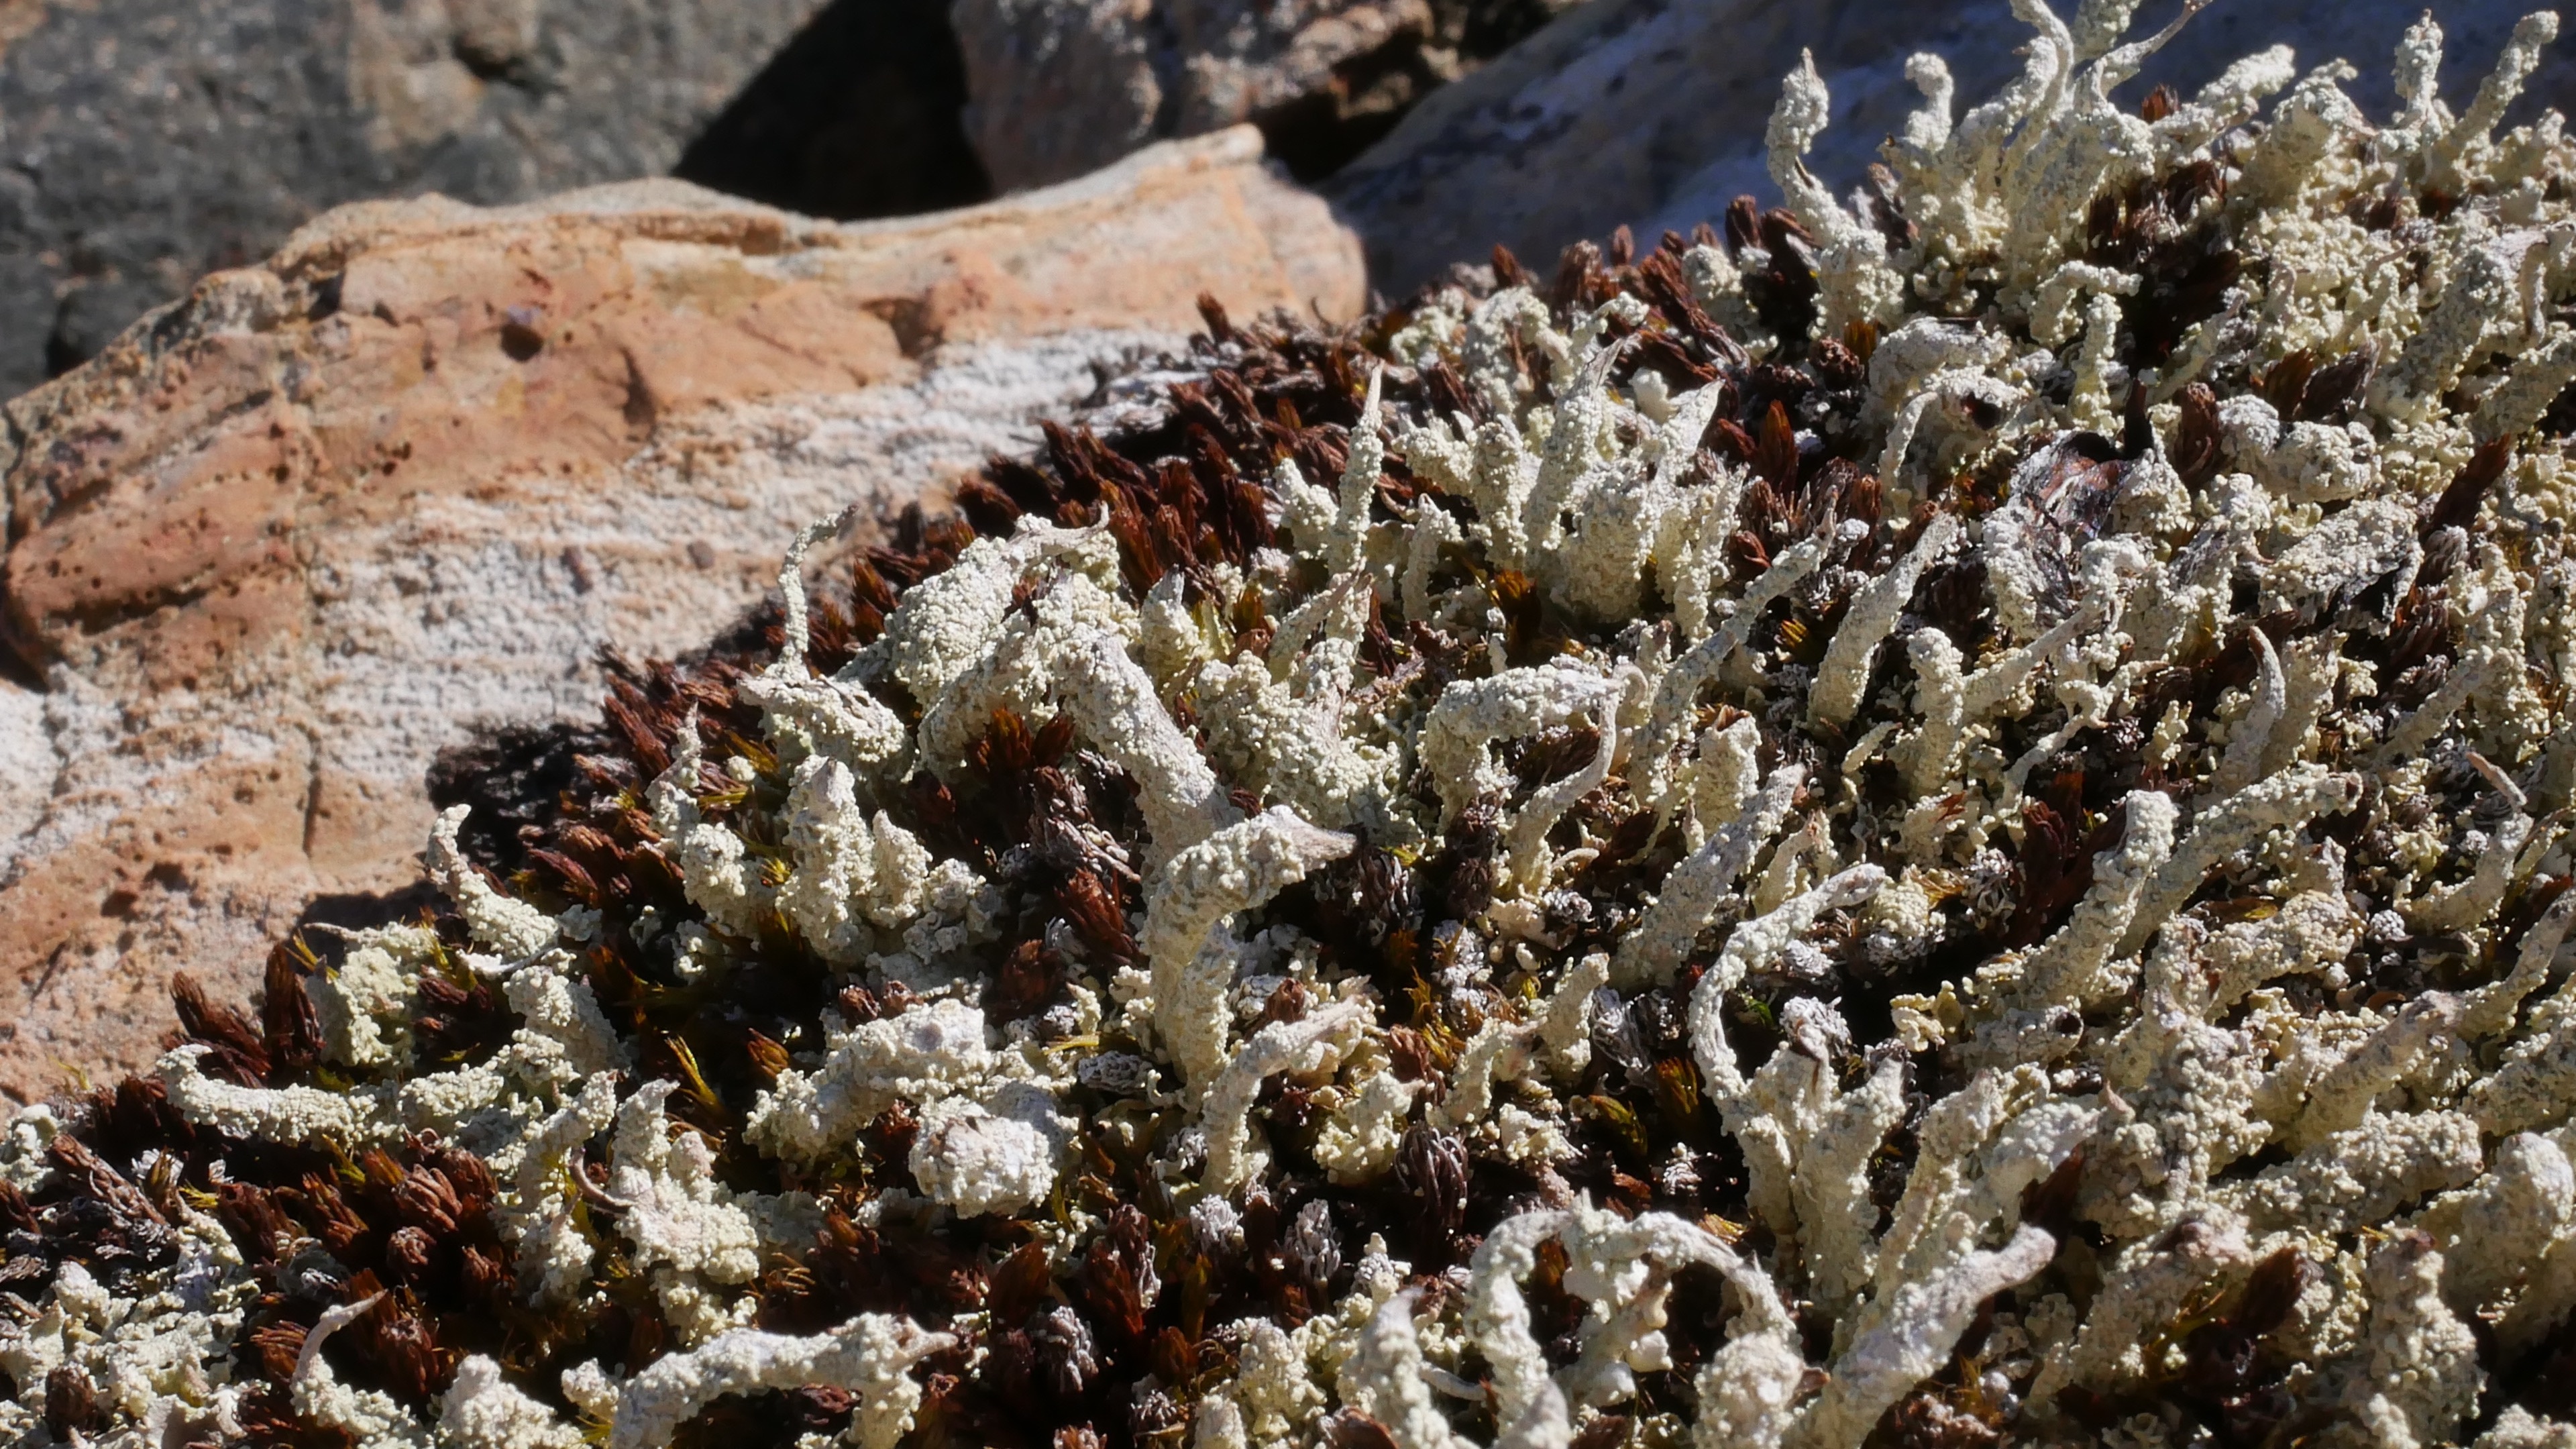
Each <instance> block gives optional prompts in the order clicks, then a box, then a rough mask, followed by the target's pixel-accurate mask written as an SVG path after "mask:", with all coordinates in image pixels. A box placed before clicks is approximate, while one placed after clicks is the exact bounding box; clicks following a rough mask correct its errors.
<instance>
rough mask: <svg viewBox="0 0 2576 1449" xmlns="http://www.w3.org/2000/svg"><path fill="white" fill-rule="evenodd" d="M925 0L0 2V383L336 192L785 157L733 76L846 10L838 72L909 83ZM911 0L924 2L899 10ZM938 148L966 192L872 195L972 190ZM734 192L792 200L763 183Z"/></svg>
mask: <svg viewBox="0 0 2576 1449" xmlns="http://www.w3.org/2000/svg"><path fill="white" fill-rule="evenodd" d="M936 5H937V0H837V3H832V0H669V3H662V0H89V3H79V4H75V3H69V0H13V3H11V4H9V5H7V6H5V7H0V11H5V14H0V46H4V47H5V48H0V158H5V163H6V164H5V165H0V395H5V394H9V393H16V392H19V391H22V390H23V389H25V388H27V387H29V386H32V385H33V384H35V383H37V382H41V381H43V380H44V378H45V377H46V376H47V375H48V374H49V373H52V372H59V371H61V370H62V369H63V368H65V367H67V366H69V365H71V364H73V363H76V362H78V361H80V360H82V359H83V358H85V357H88V356H89V355H91V354H93V353H95V352H96V351H97V350H98V349H99V348H100V347H102V346H103V345H105V343H106V342H107V341H108V339H109V338H111V337H113V336H114V335H115V334H116V333H117V332H118V331H120V330H121V329H122V328H123V327H124V326H125V325H126V324H127V323H129V322H131V321H133V320H134V318H135V317H136V316H138V315H140V314H141V313H142V312H143V311H145V310H146V309H148V308H149V307H151V306H154V305H157V304H159V303H161V302H164V301H167V300H170V299H171V298H174V297H176V296H178V295H180V294H181V293H182V292H184V291H185V290H186V289H187V287H188V285H189V283H191V282H193V281H194V280H195V279H196V278H197V277H198V276H199V275H200V274H201V273H203V272H205V271H208V270H210V269H214V268H220V267H230V266H240V265H243V264H244V263H247V262H249V261H252V260H254V259H256V258H258V257H261V256H264V255H266V254H267V253H268V252H269V251H270V250H271V249H272V248H274V247H275V246H277V245H278V244H279V243H280V242H282V241H283V240H284V239H285V238H286V235H287V234H288V233H289V232H290V231H292V230H293V229H294V228H295V227H297V226H299V225H301V224H303V223H304V222H306V221H308V220H310V219H311V218H313V217H314V216H316V215H318V214H319V213H321V212H322V211H324V210H326V209H328V208H330V207H332V206H334V205H337V204H339V203H342V202H345V201H350V200H355V199H360V198H365V197H374V196H400V195H413V194H419V193H424V192H442V193H445V194H447V195H449V196H452V197H456V198H458V199H460V200H465V201H470V202H475V203H479V204H495V203H502V202H512V201H520V200H526V199H530V198H533V197H536V196H539V195H543V194H545V193H548V192H552V191H557V190H561V189H564V188H568V187H574V186H582V185H588V184H592V183H596V182H600V181H607V180H621V179H625V178H629V177H638V176H651V175H656V174H660V173H664V172H668V171H670V170H672V169H673V167H674V165H675V163H679V162H681V161H682V159H683V155H684V152H687V151H689V148H690V147H691V142H692V140H693V138H695V139H697V140H698V141H699V142H700V145H699V146H698V148H697V151H696V153H695V154H693V156H692V159H694V160H696V161H697V162H698V163H699V164H698V166H697V167H696V168H695V169H694V170H690V171H689V173H688V174H691V175H693V176H694V177H695V178H696V179H699V180H702V181H708V182H711V183H714V184H718V185H723V184H725V183H726V180H727V178H726V177H724V176H722V175H709V174H705V173H707V172H709V171H711V170H712V171H721V170H722V169H723V168H724V165H725V164H726V163H727V162H728V161H730V160H734V159H738V158H739V157H740V156H742V155H744V154H747V153H748V152H751V151H755V150H757V151H759V152H761V153H762V154H765V155H767V156H769V157H772V158H777V157H786V158H789V159H790V160H792V159H793V158H794V157H795V156H796V147H797V145H798V144H799V142H800V140H810V139H812V138H811V137H810V136H804V137H800V136H797V135H782V134H780V126H779V125H778V123H777V118H776V117H775V116H774V115H770V114H767V113H765V112H763V111H762V110H761V105H762V102H763V92H762V90H761V88H760V87H759V86H757V85H748V84H747V83H750V82H753V81H754V80H755V78H756V77H764V76H765V74H766V73H765V72H764V67H771V69H772V70H773V71H774V70H775V69H776V67H775V66H773V65H772V62H773V58H776V59H778V60H780V61H787V60H790V59H791V58H792V57H793V56H794V55H795V53H796V49H797V42H798V41H799V38H800V35H803V36H808V37H810V36H814V35H817V34H819V35H821V36H822V38H824V39H830V38H832V37H833V36H837V35H840V34H842V33H844V32H849V31H851V30H853V29H854V28H855V29H856V30H858V31H861V32H865V33H864V34H863V35H861V36H859V37H858V38H859V39H861V40H873V41H876V42H879V44H878V49H879V50H881V51H883V52H885V54H884V56H883V57H882V58H883V60H884V61H885V62H886V64H885V65H881V66H879V67H877V69H878V70H887V71H889V73H888V74H884V75H879V74H873V73H869V74H863V75H859V76H856V77H854V76H853V75H852V74H851V67H850V66H847V65H844V66H843V67H842V68H841V70H840V73H839V74H838V75H836V76H835V77H834V80H835V82H836V87H835V88H836V89H847V90H848V91H850V92H851V93H852V94H854V95H864V96H865V97H868V98H871V101H870V103H871V104H880V108H882V106H881V103H882V101H883V100H884V98H885V97H887V96H888V95H890V94H901V93H903V92H904V89H905V87H906V85H908V84H909V85H911V86H912V87H913V89H915V90H919V89H920V88H921V87H922V86H924V85H930V86H933V87H934V88H935V85H936V83H938V82H939V81H940V80H941V79H942V78H941V77H940V76H939V75H938V74H936V73H935V72H936V71H937V66H936V65H930V66H927V67H925V66H923V65H920V64H915V63H911V62H909V61H907V58H906V56H905V55H903V54H902V53H901V52H902V51H903V50H904V48H905V47H906V46H910V47H911V48H912V49H914V50H919V49H922V48H923V45H924V43H925V42H924V41H922V40H921V39H920V38H919V37H920V35H921V34H925V33H926V35H927V37H928V43H930V44H931V45H932V47H933V49H934V50H936V48H938V47H949V42H948V41H947V38H946V35H945V31H944V27H942V26H940V25H939V23H938V19H939V16H938V10H937V8H936ZM913 12H918V15H917V16H915V17H914V18H915V19H917V20H926V22H927V24H926V25H923V24H919V23H914V24H911V25H910V27H909V29H907V28H906V16H907V15H911V14H912V13H913ZM13 21H14V23H13ZM835 27H837V29H836V28H835ZM898 41H899V42H901V43H900V44H898V43H896V42H898ZM808 48H809V49H810V48H811V47H810V45H809V46H808ZM847 48H848V47H847V45H846V44H845V45H844V46H843V49H845V50H846V49H847ZM782 51H784V52H785V53H784V54H782ZM944 54H945V58H946V64H947V67H948V72H949V74H948V75H947V76H946V77H945V80H946V84H947V85H948V87H949V89H950V91H951V95H950V98H949V102H948V104H949V111H950V114H948V115H946V116H944V117H941V116H934V117H932V118H931V119H932V121H933V122H934V123H937V124H944V125H945V126H946V127H947V130H948V132H949V133H950V135H951V136H952V137H953V136H955V134H956V133H955V119H954V114H953V112H954V108H955V105H956V101H957V98H958V96H959V95H960V94H962V79H961V78H959V77H957V76H956V75H955V73H954V72H955V58H954V51H953V47H949V48H947V49H946V50H945V51H944ZM936 59H938V56H937V55H936V54H934V55H933V60H936ZM890 68H891V69H890ZM791 69H792V67H791ZM863 69H864V68H863ZM907 77H910V79H907ZM787 79H789V80H791V81H792V80H794V79H795V77H794V76H792V75H791V76H789V77H787ZM853 79H857V80H862V81H865V82H867V84H865V85H852V84H850V83H851V82H852V80H853ZM729 107H730V108H731V109H730V110H729ZM746 108H748V110H749V112H750V113H749V114H741V113H743V112H745V111H746ZM772 109H774V106H773V107H772ZM711 122H716V123H717V124H715V125H713V126H711V125H710V123H711ZM727 123H731V127H732V129H731V130H730V131H728V130H727V129H726V125H727ZM813 129H814V128H813V127H812V126H811V125H808V126H807V127H806V130H807V131H809V132H810V131H811V130H813ZM881 140H882V141H883V144H882V145H881V150H882V151H883V152H884V153H886V154H891V155H898V156H900V155H906V154H909V152H908V150H907V147H908V146H909V144H910V143H909V140H908V138H901V137H897V138H881ZM915 149H917V148H915ZM939 159H940V161H941V163H942V164H944V165H946V166H947V167H948V169H949V170H950V171H951V172H953V173H962V175H963V176H964V177H965V178H966V187H965V191H964V194H958V193H957V190H956V188H954V187H952V188H951V189H950V191H949V192H948V193H946V194H937V195H931V196H927V197H923V198H920V199H919V200H918V201H912V202H908V203H906V204H898V205H891V206H884V207H880V208H877V210H879V211H894V210H916V209H920V208H921V207H922V206H927V205H938V204H948V203H955V202H959V201H967V200H973V199H975V198H976V196H977V195H980V194H981V192H982V186H981V178H980V177H978V176H976V175H975V174H974V168H973V161H972V157H971V156H970V155H968V154H966V153H965V152H964V149H963V142H962V138H958V139H956V140H955V141H954V143H953V144H952V145H951V146H950V148H949V152H948V154H947V155H946V156H944V157H942V158H939ZM773 164H774V163H773ZM791 179H792V178H791ZM736 189H742V190H749V191H754V192H757V193H759V194H760V195H761V196H762V198H763V199H766V200H772V201H780V202H787V203H789V204H794V203H795V202H796V200H797V199H798V198H796V197H794V196H792V195H781V194H778V193H779V191H780V187H779V186H777V185H770V186H762V185H750V186H743V187H738V188H736ZM845 189H846V188H845ZM898 189H899V188H898ZM832 209H833V211H834V212H835V214H839V215H851V214H855V212H854V210H853V208H852V207H850V206H848V205H842V206H837V207H834V208H832Z"/></svg>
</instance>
